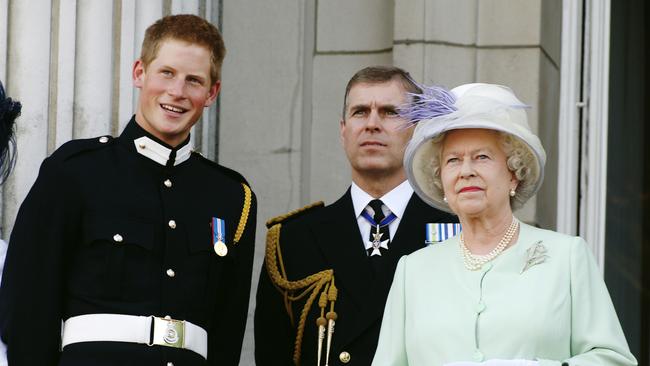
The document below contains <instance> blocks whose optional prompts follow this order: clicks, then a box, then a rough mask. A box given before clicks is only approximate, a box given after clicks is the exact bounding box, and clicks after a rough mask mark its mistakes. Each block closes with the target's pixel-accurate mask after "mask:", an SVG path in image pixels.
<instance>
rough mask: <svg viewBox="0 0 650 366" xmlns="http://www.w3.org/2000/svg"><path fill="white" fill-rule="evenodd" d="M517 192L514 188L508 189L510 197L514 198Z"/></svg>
mask: <svg viewBox="0 0 650 366" xmlns="http://www.w3.org/2000/svg"><path fill="white" fill-rule="evenodd" d="M515 194H517V192H515V189H514V188H510V197H514V196H515Z"/></svg>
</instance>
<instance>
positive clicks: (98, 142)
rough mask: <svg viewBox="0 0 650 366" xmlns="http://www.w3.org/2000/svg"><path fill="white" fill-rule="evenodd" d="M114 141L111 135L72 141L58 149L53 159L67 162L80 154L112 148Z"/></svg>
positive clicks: (53, 154)
mask: <svg viewBox="0 0 650 366" xmlns="http://www.w3.org/2000/svg"><path fill="white" fill-rule="evenodd" d="M114 141H115V138H114V137H113V136H110V135H104V136H99V137H94V138H89V139H77V140H70V141H68V142H66V143H64V144H63V145H61V146H60V147H59V148H58V149H56V150H55V151H54V152H53V153H52V157H54V158H56V159H63V160H67V159H69V158H71V157H73V156H75V155H77V154H80V153H84V152H87V151H93V150H97V149H100V148H104V147H107V146H110V145H111V144H112V143H113V142H114Z"/></svg>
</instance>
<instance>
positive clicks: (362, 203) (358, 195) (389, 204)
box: [350, 180, 413, 249]
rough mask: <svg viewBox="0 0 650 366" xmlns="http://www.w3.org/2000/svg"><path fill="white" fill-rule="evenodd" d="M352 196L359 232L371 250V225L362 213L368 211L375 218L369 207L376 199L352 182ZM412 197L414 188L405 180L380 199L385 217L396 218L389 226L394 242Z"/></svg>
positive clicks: (366, 246)
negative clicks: (391, 215)
mask: <svg viewBox="0 0 650 366" xmlns="http://www.w3.org/2000/svg"><path fill="white" fill-rule="evenodd" d="M350 195H351V196H352V206H353V207H354V214H355V215H356V218H357V224H358V225H359V231H360V232H361V240H362V241H363V244H364V245H365V248H366V249H370V248H372V242H371V241H370V240H368V239H369V238H370V223H369V222H368V220H366V219H365V218H364V217H363V216H361V213H362V212H363V210H367V211H368V213H369V214H370V216H374V214H375V213H374V211H373V210H372V208H370V207H369V206H368V203H370V201H372V200H374V199H375V198H374V197H372V196H371V195H369V194H368V193H366V192H365V191H364V190H362V189H361V188H359V186H358V185H356V184H355V183H354V182H352V187H351V188H350ZM412 195H413V188H411V185H410V184H409V182H408V181H406V180H405V181H404V182H402V183H401V184H400V185H398V186H397V187H395V188H393V189H392V190H391V191H390V192H388V193H386V194H385V195H383V196H382V197H380V198H379V199H380V200H381V201H382V202H383V203H384V205H383V206H382V210H383V212H384V215H385V216H388V215H390V213H391V212H392V213H393V214H394V215H395V216H396V218H395V220H393V221H392V222H391V223H390V224H388V230H389V232H390V239H391V240H393V237H394V236H395V232H397V228H398V227H399V223H400V221H401V220H402V216H404V211H405V210H406V205H407V204H408V202H409V200H410V199H411V196H412Z"/></svg>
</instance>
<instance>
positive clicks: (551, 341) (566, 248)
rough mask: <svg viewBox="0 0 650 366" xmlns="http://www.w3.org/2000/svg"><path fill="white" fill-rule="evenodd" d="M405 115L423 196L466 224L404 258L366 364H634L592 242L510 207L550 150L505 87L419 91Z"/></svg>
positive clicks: (408, 159) (528, 190)
mask: <svg viewBox="0 0 650 366" xmlns="http://www.w3.org/2000/svg"><path fill="white" fill-rule="evenodd" d="M424 90H425V93H424V94H423V95H420V96H418V98H415V100H417V102H415V103H414V104H412V105H410V106H408V107H407V108H405V109H404V110H403V111H402V112H403V114H404V115H405V116H406V117H407V118H409V119H410V120H412V121H418V120H419V121H420V122H418V123H417V127H416V130H415V132H414V135H413V139H412V140H411V142H410V143H409V146H408V148H407V151H406V155H405V167H406V169H407V175H408V178H409V182H410V183H411V185H412V186H413V188H414V189H415V191H416V192H417V193H418V194H419V195H420V197H422V198H423V199H424V200H425V201H426V202H428V203H429V204H431V205H432V206H435V207H437V208H440V209H442V210H446V211H449V212H453V213H455V214H457V215H458V217H459V220H460V223H461V225H462V232H461V234H460V235H457V236H455V237H453V238H451V239H448V240H446V241H444V242H442V243H440V244H434V245H431V246H429V247H427V248H424V249H421V250H419V251H417V252H415V253H413V254H411V255H408V256H405V257H402V259H401V260H400V262H399V264H398V266H397V271H396V273H395V277H394V280H393V285H392V288H391V290H390V294H389V296H388V302H387V304H386V308H385V312H384V318H383V322H382V327H381V333H380V337H379V344H378V347H377V353H376V354H375V358H374V360H373V366H384V365H386V366H389V365H390V366H398V365H410V366H419V365H422V366H425V365H426V366H438V365H446V366H452V365H453V366H464V365H485V366H516V365H520V366H524V365H525V366H545V365H549V366H550V365H557V366H560V365H581V366H589V365H594V366H596V365H599V366H603V365H636V364H637V362H636V360H635V358H634V356H633V355H632V354H631V353H630V350H629V347H628V345H627V342H626V340H625V337H624V335H623V332H622V329H621V326H620V324H619V321H618V318H617V316H616V312H615V310H614V307H613V305H612V301H611V299H610V297H609V294H608V292H607V288H606V287H605V283H604V282H603V279H602V275H601V274H600V272H599V270H598V268H597V266H596V263H595V261H594V259H593V257H592V255H591V253H590V251H589V249H588V246H587V245H586V243H585V242H584V240H582V239H581V238H579V237H573V236H568V235H564V234H560V233H556V232H553V231H549V230H542V229H538V228H535V227H532V226H529V225H526V224H524V223H522V222H520V221H519V220H517V218H515V217H514V216H513V213H512V212H513V210H514V209H516V208H519V207H521V205H523V204H524V203H525V202H526V201H527V200H528V199H529V198H530V197H531V196H533V195H534V194H535V193H536V192H537V190H538V189H539V186H540V185H541V182H542V178H543V173H544V163H545V159H546V154H545V152H544V149H543V147H542V145H541V143H540V141H539V139H538V138H537V136H535V135H534V134H533V133H532V132H531V131H530V127H529V126H528V122H527V118H526V111H525V107H526V106H525V105H524V104H522V103H521V102H520V101H519V100H518V99H517V98H516V96H515V95H514V94H513V93H512V91H511V90H510V89H509V88H507V87H503V86H499V85H490V84H467V85H462V86H460V87H457V88H455V89H453V90H452V91H451V92H447V91H445V90H443V89H440V88H425V89H424Z"/></svg>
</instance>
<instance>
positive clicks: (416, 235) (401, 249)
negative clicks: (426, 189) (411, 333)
mask: <svg viewBox="0 0 650 366" xmlns="http://www.w3.org/2000/svg"><path fill="white" fill-rule="evenodd" d="M427 208H428V209H429V210H431V208H430V207H428V206H426V204H425V203H424V202H422V200H420V199H419V198H418V197H417V196H416V195H415V194H413V195H412V196H411V199H410V200H409V203H408V204H407V206H406V210H404V216H403V217H402V218H401V219H400V223H399V226H398V228H397V232H396V233H395V236H394V237H393V240H391V244H390V246H389V249H388V252H386V254H384V257H385V258H382V261H383V262H382V268H381V272H380V273H378V274H377V276H376V278H375V279H374V280H371V281H370V286H369V287H370V290H369V292H367V296H366V297H365V298H364V299H363V301H364V303H363V304H364V306H363V308H364V309H365V311H363V312H362V313H361V314H358V316H357V318H356V323H355V325H354V327H353V331H352V332H350V333H348V334H346V339H345V340H343V344H346V343H348V342H349V341H350V340H352V339H354V338H356V337H357V336H358V335H359V334H361V333H363V332H364V331H365V330H366V329H368V327H370V326H372V325H373V324H375V322H377V321H378V320H379V319H381V317H382V315H383V313H384V304H385V302H386V297H387V296H388V292H389V290H390V286H391V284H392V283H393V275H394V274H395V268H396V267H397V262H398V261H399V259H400V258H401V257H402V256H404V255H406V254H410V253H412V252H414V251H415V250H417V249H420V248H423V247H424V234H423V233H424V225H422V224H420V223H422V222H424V221H425V220H426V209H427ZM419 226H422V227H419ZM366 259H367V258H366ZM367 285H368V283H366V286H367Z"/></svg>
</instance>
